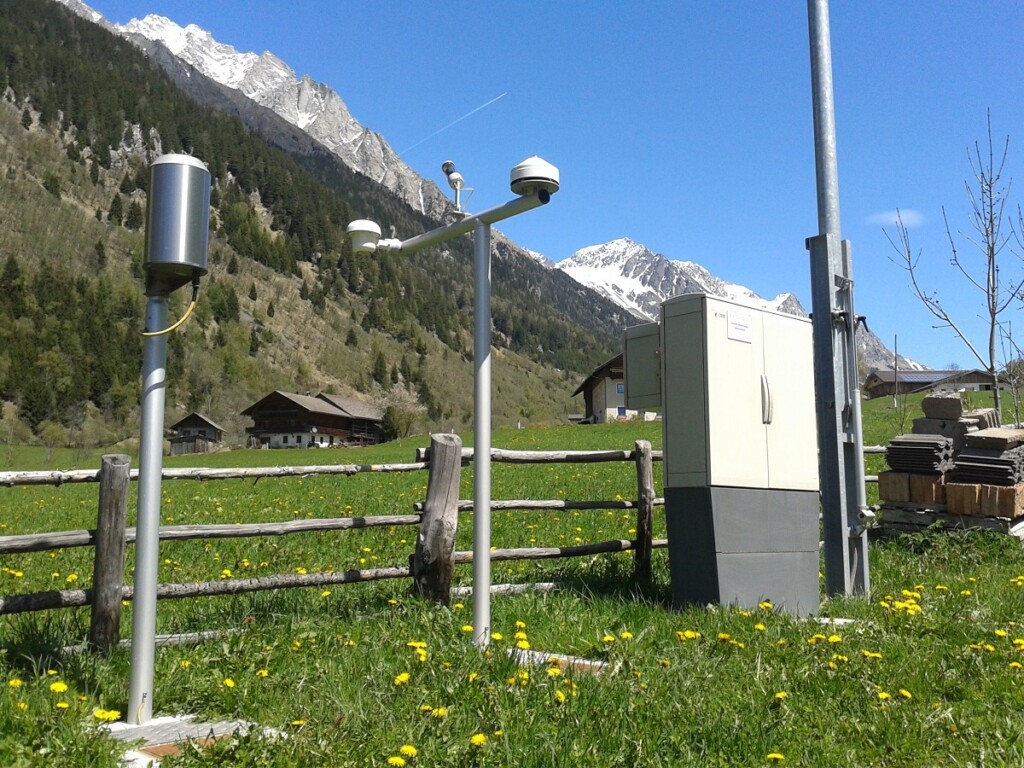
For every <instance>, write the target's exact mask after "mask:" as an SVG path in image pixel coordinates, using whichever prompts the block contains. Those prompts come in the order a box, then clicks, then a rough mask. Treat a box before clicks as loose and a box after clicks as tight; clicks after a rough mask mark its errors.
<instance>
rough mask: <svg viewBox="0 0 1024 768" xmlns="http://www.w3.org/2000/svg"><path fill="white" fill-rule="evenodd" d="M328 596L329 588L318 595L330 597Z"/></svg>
mask: <svg viewBox="0 0 1024 768" xmlns="http://www.w3.org/2000/svg"><path fill="white" fill-rule="evenodd" d="M330 596H331V590H329V589H325V590H324V591H323V592H321V593H320V597H324V598H326V597H330Z"/></svg>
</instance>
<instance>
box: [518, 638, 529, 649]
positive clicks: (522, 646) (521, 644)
mask: <svg viewBox="0 0 1024 768" xmlns="http://www.w3.org/2000/svg"><path fill="white" fill-rule="evenodd" d="M516 648H518V649H519V650H521V651H528V650H530V641H529V640H520V641H519V642H518V643H516Z"/></svg>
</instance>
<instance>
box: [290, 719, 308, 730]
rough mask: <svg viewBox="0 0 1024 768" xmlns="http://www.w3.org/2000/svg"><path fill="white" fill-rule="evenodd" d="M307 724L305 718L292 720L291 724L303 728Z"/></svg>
mask: <svg viewBox="0 0 1024 768" xmlns="http://www.w3.org/2000/svg"><path fill="white" fill-rule="evenodd" d="M305 724H306V721H305V720H301V719H300V720H292V721H291V723H290V725H294V726H295V727H296V728H301V727H302V726H304V725H305Z"/></svg>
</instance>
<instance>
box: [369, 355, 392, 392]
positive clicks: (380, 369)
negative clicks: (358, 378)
mask: <svg viewBox="0 0 1024 768" xmlns="http://www.w3.org/2000/svg"><path fill="white" fill-rule="evenodd" d="M387 378H388V361H387V359H386V358H385V357H384V353H383V352H380V351H378V352H377V357H376V359H375V360H374V361H373V380H374V381H376V382H377V383H378V384H380V385H381V386H382V387H383V386H384V383H385V382H386V381H387Z"/></svg>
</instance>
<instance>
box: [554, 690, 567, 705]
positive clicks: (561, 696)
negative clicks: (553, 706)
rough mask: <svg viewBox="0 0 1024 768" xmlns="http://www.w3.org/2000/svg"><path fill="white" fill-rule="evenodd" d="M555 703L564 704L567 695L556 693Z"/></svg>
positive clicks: (559, 691) (560, 692)
mask: <svg viewBox="0 0 1024 768" xmlns="http://www.w3.org/2000/svg"><path fill="white" fill-rule="evenodd" d="M555 702H556V703H558V704H564V703H565V693H563V692H562V691H561V690H558V691H555Z"/></svg>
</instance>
